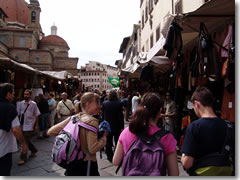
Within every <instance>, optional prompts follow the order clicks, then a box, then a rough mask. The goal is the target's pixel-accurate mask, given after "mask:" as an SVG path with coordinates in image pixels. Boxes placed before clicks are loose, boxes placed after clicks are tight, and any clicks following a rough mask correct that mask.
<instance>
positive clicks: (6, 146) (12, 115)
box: [0, 83, 28, 176]
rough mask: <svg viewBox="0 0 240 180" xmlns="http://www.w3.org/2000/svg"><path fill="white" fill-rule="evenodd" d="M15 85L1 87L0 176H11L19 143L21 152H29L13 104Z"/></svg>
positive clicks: (5, 84)
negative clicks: (13, 159)
mask: <svg viewBox="0 0 240 180" xmlns="http://www.w3.org/2000/svg"><path fill="white" fill-rule="evenodd" d="M14 94H15V92H14V85H13V84H10V83H4V84H1V85H0V176H10V174H11V168H12V153H13V152H16V151H17V150H18V147H17V142H16V138H17V140H18V142H19V143H20V144H21V152H22V153H26V152H27V150H28V147H27V144H26V142H25V140H24V137H23V134H22V131H21V128H20V123H19V119H18V116H17V110H16V108H15V106H14V105H13V104H11V102H12V101H13V99H14Z"/></svg>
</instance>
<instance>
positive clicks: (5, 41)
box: [1, 36, 7, 45]
mask: <svg viewBox="0 0 240 180" xmlns="http://www.w3.org/2000/svg"><path fill="white" fill-rule="evenodd" d="M1 42H2V43H3V44H5V45H6V43H7V38H6V36H1Z"/></svg>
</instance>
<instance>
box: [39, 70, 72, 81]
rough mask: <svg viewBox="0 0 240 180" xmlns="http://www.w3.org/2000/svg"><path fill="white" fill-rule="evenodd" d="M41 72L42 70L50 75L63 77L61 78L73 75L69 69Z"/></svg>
mask: <svg viewBox="0 0 240 180" xmlns="http://www.w3.org/2000/svg"><path fill="white" fill-rule="evenodd" d="M40 72H42V73H43V74H46V75H50V76H53V77H55V78H58V79H61V80H65V79H67V78H71V77H72V75H71V74H70V73H69V72H67V71H59V72H57V71H40Z"/></svg>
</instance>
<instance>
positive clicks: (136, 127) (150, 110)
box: [129, 93, 163, 136]
mask: <svg viewBox="0 0 240 180" xmlns="http://www.w3.org/2000/svg"><path fill="white" fill-rule="evenodd" d="M162 106H163V102H162V101H161V100H160V98H159V96H158V95H157V94H155V93H146V94H144V95H143V97H142V100H141V103H140V105H139V106H138V108H137V110H136V112H135V113H134V114H133V117H132V119H131V122H130V124H129V130H130V132H132V133H134V134H136V135H144V136H147V135H148V127H149V120H150V119H151V118H152V119H155V118H156V116H157V115H158V112H159V111H160V109H161V107H162Z"/></svg>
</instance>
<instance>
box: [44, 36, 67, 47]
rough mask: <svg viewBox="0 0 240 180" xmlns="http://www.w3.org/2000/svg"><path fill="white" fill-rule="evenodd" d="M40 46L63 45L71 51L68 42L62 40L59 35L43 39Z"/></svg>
mask: <svg viewBox="0 0 240 180" xmlns="http://www.w3.org/2000/svg"><path fill="white" fill-rule="evenodd" d="M40 44H42V45H43V44H54V45H62V46H65V47H66V48H68V49H69V46H68V44H67V42H66V41H65V40H64V39H63V38H61V37H59V36H57V35H49V36H46V37H44V38H42V40H41V41H40Z"/></svg>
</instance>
